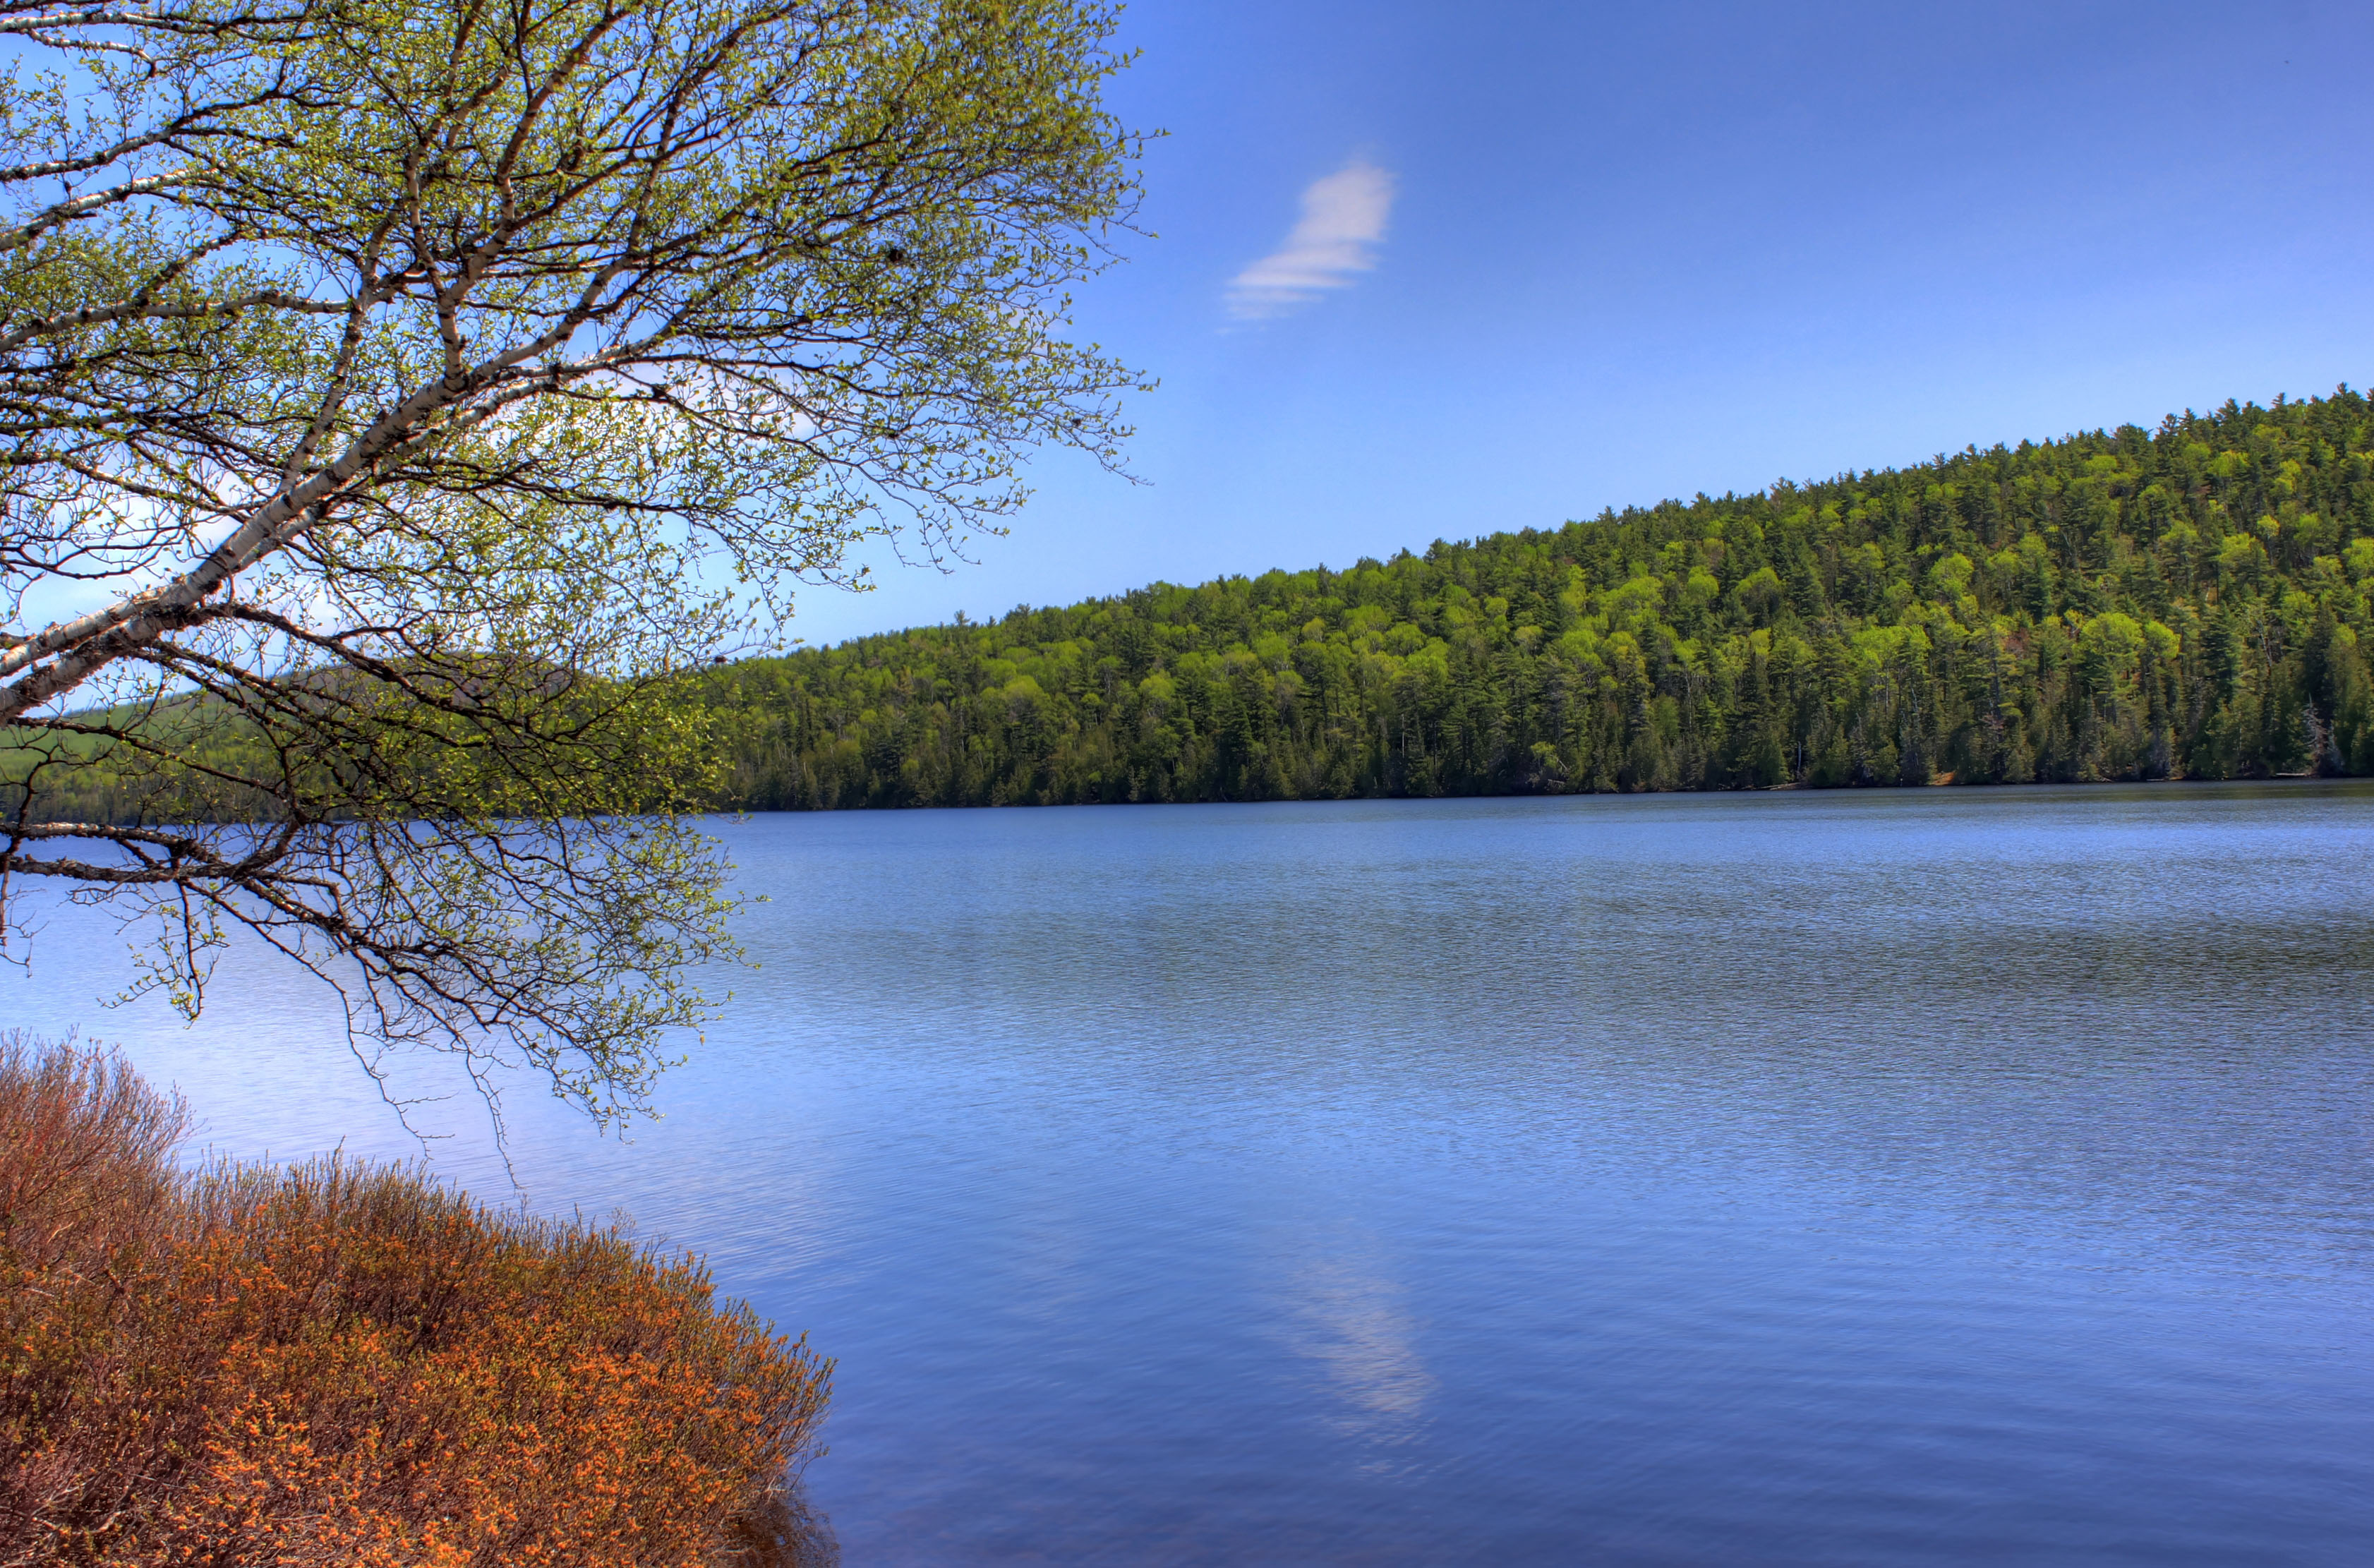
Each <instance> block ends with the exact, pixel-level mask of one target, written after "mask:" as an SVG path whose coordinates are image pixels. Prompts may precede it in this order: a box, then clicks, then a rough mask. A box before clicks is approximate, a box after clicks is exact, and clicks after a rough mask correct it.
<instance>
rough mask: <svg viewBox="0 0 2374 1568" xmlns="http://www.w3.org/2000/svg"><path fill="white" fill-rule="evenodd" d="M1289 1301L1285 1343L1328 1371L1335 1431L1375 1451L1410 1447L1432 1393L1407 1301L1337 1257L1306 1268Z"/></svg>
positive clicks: (1375, 1464) (1352, 1261) (1355, 1262)
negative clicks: (1397, 1446) (1332, 1397)
mask: <svg viewBox="0 0 2374 1568" xmlns="http://www.w3.org/2000/svg"><path fill="white" fill-rule="evenodd" d="M1286 1295H1287V1306H1288V1310H1289V1312H1290V1313H1291V1316H1290V1318H1289V1319H1288V1328H1287V1334H1286V1342H1287V1344H1288V1345H1290V1346H1292V1347H1293V1349H1294V1351H1295V1352H1296V1353H1297V1354H1299V1355H1301V1356H1304V1357H1306V1358H1308V1359H1309V1360H1310V1361H1311V1362H1312V1363H1316V1364H1317V1365H1318V1366H1319V1367H1320V1368H1322V1370H1323V1371H1324V1373H1325V1375H1326V1378H1327V1381H1328V1383H1329V1384H1330V1385H1331V1386H1332V1387H1333V1390H1334V1394H1335V1396H1336V1401H1337V1408H1336V1410H1334V1416H1333V1420H1332V1422H1331V1424H1332V1425H1333V1426H1334V1429H1335V1430H1336V1431H1337V1432H1339V1433H1342V1434H1343V1435H1345V1436H1346V1437H1347V1438H1354V1439H1357V1440H1358V1441H1361V1442H1364V1443H1368V1444H1370V1445H1374V1446H1376V1447H1378V1448H1385V1447H1389V1446H1391V1445H1394V1444H1399V1443H1405V1442H1407V1441H1408V1440H1409V1439H1410V1437H1411V1436H1412V1434H1414V1433H1416V1431H1417V1429H1418V1421H1419V1418H1420V1417H1422V1416H1423V1415H1424V1414H1425V1413H1426V1405H1427V1400H1428V1398H1429V1397H1431V1396H1432V1394H1433V1393H1434V1387H1435V1385H1434V1379H1433V1378H1432V1377H1431V1376H1430V1375H1428V1373H1427V1370H1426V1363H1425V1362H1424V1361H1423V1360H1421V1359H1420V1357H1419V1355H1418V1348H1417V1333H1416V1324H1415V1323H1414V1322H1413V1321H1412V1320H1411V1318H1410V1315H1409V1309H1408V1298H1407V1294H1406V1293H1404V1291H1402V1290H1401V1289H1400V1288H1399V1287H1397V1286H1395V1285H1393V1283H1391V1282H1390V1281H1386V1280H1383V1279H1381V1278H1379V1277H1378V1276H1377V1275H1376V1274H1374V1273H1372V1272H1370V1271H1369V1270H1367V1269H1365V1268H1363V1267H1362V1263H1361V1260H1359V1259H1357V1258H1346V1257H1335V1258H1318V1259H1314V1260H1312V1261H1310V1262H1308V1263H1306V1264H1304V1265H1303V1266H1302V1267H1301V1268H1300V1269H1299V1270H1297V1271H1296V1273H1295V1275H1294V1277H1293V1279H1292V1280H1291V1281H1289V1282H1288V1284H1287V1292H1286ZM1383 1463H1384V1461H1383V1460H1382V1459H1381V1458H1380V1459H1377V1460H1372V1461H1371V1462H1370V1464H1369V1469H1377V1468H1379V1466H1381V1465H1382V1464H1383Z"/></svg>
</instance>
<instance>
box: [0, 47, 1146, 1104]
mask: <svg viewBox="0 0 2374 1568" xmlns="http://www.w3.org/2000/svg"><path fill="white" fill-rule="evenodd" d="M1110 20H1111V18H1110V17H1109V16H1108V15H1107V14H1106V12H1105V10H1104V9H1103V8H1102V7H1101V6H1098V5H1096V4H1093V3H1092V0H440V3H438V4H435V5H431V6H427V7H423V6H417V5H414V4H409V3H406V4H397V3H394V0H292V4H290V5H288V6H275V5H273V4H271V3H270V0H265V3H264V5H263V6H262V7H261V8H255V7H251V6H249V5H247V4H246V0H188V3H185V0H161V3H160V4H159V5H157V6H148V7H143V8H126V9H121V10H118V9H111V8H107V7H100V8H96V9H93V8H89V7H86V6H80V5H40V4H30V3H27V0H0V31H6V32H7V33H9V34H11V35H13V37H14V39H15V41H16V46H17V48H16V53H15V55H14V60H15V64H13V66H11V67H10V68H9V69H8V71H7V74H6V76H0V161H5V163H6V167H0V220H5V224H6V227H5V228H0V436H5V440H0V601H5V603H6V606H7V607H8V608H10V609H13V611H14V612H15V615H16V618H17V620H18V626H19V627H20V629H19V630H18V631H16V632H13V633H11V634H9V636H8V637H7V638H6V639H5V642H6V650H5V651H0V743H5V747H6V758H7V760H8V762H9V764H10V766H11V767H12V768H13V772H12V774H11V775H10V778H11V779H12V780H13V781H14V782H15V783H17V784H18V785H19V786H20V788H19V789H18V791H17V800H18V805H19V806H20V808H22V809H20V810H18V812H17V813H16V818H15V821H14V822H13V824H12V825H9V826H8V827H7V829H6V837H5V838H0V895H16V894H18V893H20V892H21V891H22V890H23V889H25V888H26V887H27V886H28V885H29V884H32V883H40V882H43V881H48V882H53V883H65V885H67V886H69V887H72V888H75V889H77V890H78V894H79V895H82V896H90V897H104V898H107V899H110V900H112V901H114V902H115V903H117V904H118V905H119V906H120V907H123V909H124V910H125V911H126V913H127V916H128V917H132V918H135V919H146V918H147V917H150V916H153V917H155V919H150V920H147V929H148V930H151V932H152V933H153V934H154V935H155V936H156V938H157V942H156V944H155V946H154V948H153V949H152V950H151V965H150V968H149V971H148V975H147V981H146V982H145V983H147V984H152V985H156V986H159V987H163V988H165V989H169V990H170V991H171V992H172V994H173V995H174V996H175V998H176V999H177V1000H179V1001H181V1002H182V1005H184V1006H185V1007H187V1008H190V1009H193V1010H194V1009H195V1008H196V1007H198V1006H199V1005H200V1004H201V1002H202V1000H203V993H204V986H205V981H206V975H207V967H208V963H209V961H210V956H211V955H214V954H218V953H219V952H220V951H222V948H223V942H224V941H225V935H226V933H227V932H229V931H232V930H236V929H238V928H241V927H243V928H245V929H247V930H251V931H253V932H255V933H258V934H260V935H261V936H262V937H263V938H264V940H265V941H266V942H269V943H271V944H272V945H274V946H276V947H277V948H279V949H280V950H281V951H282V952H284V953H285V954H288V955H289V956H291V957H293V958H295V959H296V960H297V961H299V962H300V963H302V964H305V965H309V966H311V967H312V968H313V969H314V970H315V971H316V972H317V973H320V974H322V975H323V977H326V978H329V979H331V980H333V981H335V983H337V984H338V985H339V986H340V987H341V988H342V989H343V990H344V991H345V992H346V995H347V1001H348V1003H349V1005H350V1007H351V1008H352V1009H353V1010H354V1016H355V1018H356V1019H357V1024H358V1029H359V1030H360V1031H361V1032H362V1033H363V1034H364V1035H366V1036H372V1037H376V1038H378V1039H380V1040H405V1039H410V1040H420V1041H425V1042H428V1043H430V1044H442V1045H445V1046H449V1047H454V1046H458V1047H461V1048H463V1049H465V1050H467V1051H469V1052H471V1053H472V1056H473V1060H474V1064H475V1065H476V1067H478V1068H479V1069H481V1070H483V1068H484V1067H485V1065H486V1063H487V1061H488V1059H489V1058H490V1057H508V1058H510V1059H515V1060H523V1061H525V1062H528V1063H531V1064H533V1065H535V1066H536V1067H538V1068H540V1069H542V1070H543V1071H546V1073H548V1074H549V1075H550V1077H551V1080H552V1082H554V1083H555V1084H556V1086H557V1087H558V1089H559V1090H560V1091H561V1092H562V1093H563V1094H566V1095H568V1096H569V1097H570V1098H572V1099H574V1100H576V1101H577V1102H579V1103H581V1104H582V1105H583V1106H586V1107H587V1108H589V1109H591V1110H593V1111H594V1112H595V1113H596V1114H599V1115H607V1114H609V1113H611V1112H612V1111H615V1110H617V1108H619V1107H620V1106H631V1105H632V1104H634V1103H635V1102H636V1101H637V1099H638V1098H639V1097H640V1096H641V1094H642V1092H643V1090H644V1088H645V1087H646V1085H647V1084H648V1082H649V1080H650V1077H651V1074H652V1071H653V1070H654V1069H655V1067H656V1066H657V1065H658V1062H659V1057H658V1056H657V1054H656V1051H657V1045H656V1042H657V1041H658V1040H659V1038H660V1037H661V1036H662V1033H663V1032H664V1030H665V1029H667V1028H668V1027H670V1026H673V1025H677V1024H687V1023H690V1022H695V1021H697V1020H698V1019H699V1017H700V1016H702V1013H703V1011H704V1006H705V1002H704V999H703V998H702V997H701V996H700V995H699V993H698V991H697V990H696V989H693V988H692V987H691V986H690V984H689V982H688V980H687V979H686V977H685V976H686V972H687V970H688V968H689V967H691V966H694V965H699V963H700V962H701V961H703V960H705V959H708V958H711V957H714V956H716V955H718V954H721V953H723V952H724V951H727V949H728V945H729V944H728V942H727V938H726V934H725V930H724V924H723V922H724V919H725V916H726V915H727V913H728V906H727V904H726V902H725V901H724V900H723V898H722V897H721V896H720V894H719V891H718V890H719V886H720V883H721V875H722V867H721V866H720V864H719V862H718V861H717V860H716V858H715V854H714V852H713V849H712V848H711V846H710V844H709V843H708V842H707V841H706V840H704V839H703V838H701V837H699V835H698V834H697V833H695V832H694V831H692V830H691V829H690V828H689V827H688V826H687V825H685V824H684V823H683V822H682V821H681V820H680V819H679V816H678V815H677V813H680V812H681V811H682V809H683V808H684V807H686V806H687V805H689V804H697V803H699V802H705V801H707V800H709V799H711V797H712V796H713V795H714V793H715V791H716V789H717V787H718V786H719V784H720V782H721V780H720V779H719V778H717V777H716V776H715V773H714V758H715V757H716V755H717V751H716V747H715V745H714V744H713V741H712V737H711V734H710V731H709V721H710V715H709V714H708V713H707V712H706V711H705V710H703V709H700V708H697V707H688V706H686V705H685V704H684V703H682V702H681V701H680V700H679V698H678V696H677V693H676V686H677V684H678V683H679V680H680V677H681V676H682V675H683V674H684V673H686V672H687V671H688V670H692V669H696V668H700V667H705V666H707V665H708V664H709V663H711V661H713V660H715V659H718V658H720V657H722V656H723V654H724V653H725V652H727V651H731V650H737V649H746V648H747V647H749V646H751V645H752V643H753V641H754V639H755V640H756V641H758V642H760V643H763V642H764V641H766V640H767V639H769V638H770V637H771V635H772V634H771V631H770V627H771V626H773V625H774V624H775V621H776V617H777V616H779V615H780V614H781V613H782V610H783V609H784V607H785V596H786V594H787V593H788V591H789V585H791V584H793V583H795V582H800V581H809V582H815V581H827V582H829V581H834V580H840V579H846V578H847V577H848V576H849V575H850V567H849V557H848V550H849V547H850V546H851V544H852V543H854V542H855V541H857V540H859V539H862V538H864V537H866V536H867V535H869V534H876V533H880V532H886V531H892V530H900V531H903V532H906V534H907V536H908V537H909V538H910V539H911V541H914V542H916V543H918V544H920V545H921V546H922V547H923V549H924V550H925V551H926V552H934V551H937V550H940V549H942V548H943V547H945V546H946V545H948V544H951V543H952V542H956V541H960V540H961V538H962V537H963V536H964V534H965V532H966V531H967V530H968V529H972V528H977V527H983V526H987V527H995V526H997V519H998V518H999V517H1000V516H1001V515H1003V514H1004V513H1005V512H1006V511H1008V510H1010V509H1012V508H1013V507H1014V506H1016V505H1017V504H1018V502H1019V500H1020V498H1021V492H1020V490H1019V488H1018V486H1017V483H1016V477H1015V472H1016V463H1017V457H1018V455H1019V454H1020V453H1021V452H1023V451H1026V450H1027V449H1029V448H1031V447H1033V446H1035V445H1038V444H1041V443H1045V442H1051V441H1052V442H1058V443H1063V444H1067V445H1071V446H1075V447H1078V448H1083V449H1085V450H1086V451H1088V452H1090V453H1091V454H1093V455H1095V456H1096V457H1098V458H1099V459H1101V460H1104V461H1106V462H1111V461H1113V458H1114V453H1115V450H1116V442H1117V441H1118V440H1119V439H1121V438H1122V435H1123V434H1124V432H1123V430H1122V427H1121V426H1120V424H1119V423H1118V419H1117V407H1116V403H1115V398H1116V396H1117V394H1118V393H1119V392H1121V391H1122V390H1123V388H1124V385H1125V383H1126V382H1127V380H1128V377H1127V376H1126V375H1125V373H1124V372H1123V371H1122V369H1120V368H1119V367H1118V366H1116V365H1114V364H1113V363H1111V361H1110V360H1109V359H1107V358H1106V357H1103V356H1102V355H1101V354H1099V352H1098V351H1096V350H1095V349H1093V348H1090V347H1083V346H1079V345H1075V344H1073V343H1071V342H1069V341H1068V340H1067V339H1066V338H1065V336H1064V310H1065V309H1066V298H1065V295H1064V288H1065V287H1066V286H1067V285H1068V284H1070V283H1071V282H1072V281H1073V280H1075V279H1076V278H1079V277H1080V276H1082V275H1086V274H1087V273H1089V272H1091V271H1093V270H1095V269H1096V268H1097V267H1099V266H1100V265H1101V264H1103V263H1104V262H1105V261H1106V260H1107V259H1108V252H1106V250H1105V248H1104V245H1105V237H1106V236H1107V235H1108V233H1109V232H1110V230H1111V226H1112V225H1114V224H1116V223H1125V222H1126V220H1127V216H1128V214H1129V211H1130V207H1131V203H1132V201H1133V193H1134V184H1133V181H1134V172H1133V170H1134V156H1135V147H1136V144H1135V141H1134V138H1133V137H1132V136H1131V135H1129V134H1127V133H1126V132H1125V131H1123V130H1122V128H1121V127H1120V126H1118V125H1117V124H1116V123H1114V122H1113V121H1112V119H1111V117H1110V116H1109V115H1108V114H1107V113H1106V112H1105V111H1104V110H1103V109H1102V108H1101V107H1100V102H1099V91H1100V88H1101V84H1102V82H1103V80H1104V78H1105V77H1106V76H1108V75H1109V74H1110V73H1111V71H1112V70H1113V69H1115V68H1116V66H1117V65H1118V64H1120V62H1119V61H1118V60H1117V59H1116V58H1115V57H1114V56H1113V55H1111V53H1110V52H1108V51H1107V49H1106V48H1105V43H1104V40H1105V37H1106V35H1107V32H1108V30H1109V26H1110ZM100 778H103V779H105V780H107V781H109V787H110V789H111V790H112V791H113V794H112V802H113V805H114V808H115V809H112V810H110V811H106V812H103V813H90V814H88V815H87V816H85V817H83V818H82V819H80V820H76V819H74V818H73V817H71V816H65V817H62V816H61V814H60V813H53V812H44V811H40V810H35V809H32V802H36V801H41V800H46V799H50V798H53V796H54V795H55V794H56V793H57V791H59V790H61V789H63V790H64V791H65V795H67V796H69V797H71V796H73V795H74V794H75V793H76V790H81V789H83V788H85V787H86V786H88V784H89V783H90V782H91V781H92V780H95V779H100ZM5 918H6V908H5V907H0V919H5Z"/></svg>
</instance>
